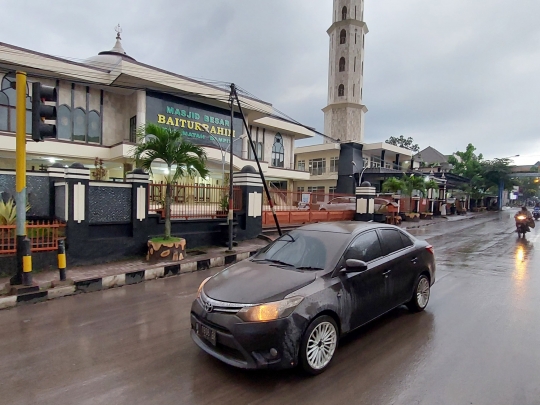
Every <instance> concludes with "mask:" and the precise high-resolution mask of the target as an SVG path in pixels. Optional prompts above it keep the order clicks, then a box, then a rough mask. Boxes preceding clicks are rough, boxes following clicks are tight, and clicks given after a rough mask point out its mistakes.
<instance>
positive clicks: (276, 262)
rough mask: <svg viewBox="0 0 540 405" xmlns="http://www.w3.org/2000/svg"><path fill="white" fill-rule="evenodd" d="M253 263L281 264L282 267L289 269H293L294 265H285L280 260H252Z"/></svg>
mask: <svg viewBox="0 0 540 405" xmlns="http://www.w3.org/2000/svg"><path fill="white" fill-rule="evenodd" d="M253 261H254V262H255V263H258V262H270V263H275V264H281V265H283V266H290V267H294V265H292V264H291V263H286V262H282V261H281V260H274V259H260V260H253Z"/></svg>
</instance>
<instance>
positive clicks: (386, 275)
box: [383, 270, 392, 277]
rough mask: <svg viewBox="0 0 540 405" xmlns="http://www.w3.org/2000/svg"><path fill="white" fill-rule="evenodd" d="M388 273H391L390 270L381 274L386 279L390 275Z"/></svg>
mask: <svg viewBox="0 0 540 405" xmlns="http://www.w3.org/2000/svg"><path fill="white" fill-rule="evenodd" d="M390 273H392V270H388V271H385V272H384V273H383V276H385V277H388V276H389V275H390Z"/></svg>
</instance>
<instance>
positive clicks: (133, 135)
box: [129, 115, 137, 143]
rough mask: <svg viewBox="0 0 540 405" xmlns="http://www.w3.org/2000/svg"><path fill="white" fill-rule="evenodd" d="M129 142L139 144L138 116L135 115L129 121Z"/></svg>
mask: <svg viewBox="0 0 540 405" xmlns="http://www.w3.org/2000/svg"><path fill="white" fill-rule="evenodd" d="M129 141H130V142H134V143H135V142H137V116H136V115H134V116H133V117H131V118H130V119H129Z"/></svg>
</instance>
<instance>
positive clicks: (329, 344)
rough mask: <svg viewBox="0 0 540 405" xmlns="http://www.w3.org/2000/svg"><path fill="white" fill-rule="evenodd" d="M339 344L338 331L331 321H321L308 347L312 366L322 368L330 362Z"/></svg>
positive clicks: (307, 351)
mask: <svg viewBox="0 0 540 405" xmlns="http://www.w3.org/2000/svg"><path fill="white" fill-rule="evenodd" d="M336 346H337V331H336V328H335V327H334V325H332V324H331V323H330V322H321V323H320V324H318V325H317V326H316V327H315V328H314V329H313V331H311V334H310V335H309V339H308V342H307V347H306V358H307V362H308V364H309V366H310V367H312V368H313V369H315V370H321V369H323V368H324V367H326V366H327V365H328V363H330V360H332V357H333V356H334V352H335V351H336Z"/></svg>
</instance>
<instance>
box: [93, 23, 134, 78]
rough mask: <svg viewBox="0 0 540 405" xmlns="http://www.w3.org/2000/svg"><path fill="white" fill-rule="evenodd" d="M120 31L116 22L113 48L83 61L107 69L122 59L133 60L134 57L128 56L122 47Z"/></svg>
mask: <svg viewBox="0 0 540 405" xmlns="http://www.w3.org/2000/svg"><path fill="white" fill-rule="evenodd" d="M121 33H122V29H121V28H120V24H118V26H117V27H116V44H114V46H113V48H112V49H111V50H109V51H102V52H100V53H98V54H97V55H96V56H92V57H90V58H88V59H86V60H85V63H86V64H87V65H90V66H94V67H97V68H102V69H108V68H112V67H114V66H115V65H117V64H118V63H120V62H121V61H122V60H128V61H133V62H135V59H134V58H132V57H131V56H129V55H128V54H127V53H126V51H125V50H124V48H123V47H122V37H121V36H120V34H121Z"/></svg>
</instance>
